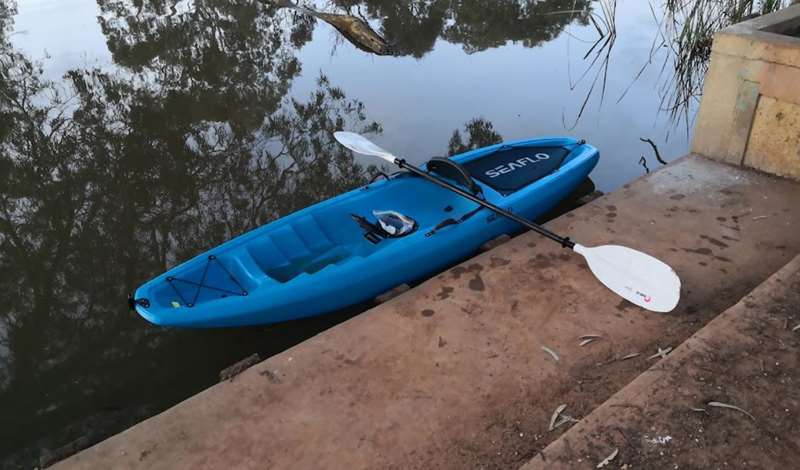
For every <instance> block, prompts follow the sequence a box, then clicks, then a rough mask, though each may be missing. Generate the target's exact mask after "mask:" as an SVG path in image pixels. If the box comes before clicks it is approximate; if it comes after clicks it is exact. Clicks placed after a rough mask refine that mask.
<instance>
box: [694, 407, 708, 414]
mask: <svg viewBox="0 0 800 470" xmlns="http://www.w3.org/2000/svg"><path fill="white" fill-rule="evenodd" d="M689 409H690V410H692V411H696V412H698V413H706V414H707V413H708V411H706V409H705V408H689Z"/></svg>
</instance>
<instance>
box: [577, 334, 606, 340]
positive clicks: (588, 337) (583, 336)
mask: <svg viewBox="0 0 800 470" xmlns="http://www.w3.org/2000/svg"><path fill="white" fill-rule="evenodd" d="M597 338H602V336H600V335H582V336H578V339H580V340H584V339H597Z"/></svg>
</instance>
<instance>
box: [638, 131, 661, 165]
mask: <svg viewBox="0 0 800 470" xmlns="http://www.w3.org/2000/svg"><path fill="white" fill-rule="evenodd" d="M639 140H641V141H642V142H647V143H648V144H650V146H651V147H653V152H655V154H656V160H658V163H660V164H662V165H666V164H667V162H665V161H664V159H663V158H661V153H660V152H659V151H658V147H657V146H656V143H655V142H653V141H652V140H650V139H645V138H644V137H639ZM642 158H644V157H642Z"/></svg>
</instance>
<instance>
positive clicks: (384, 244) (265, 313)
mask: <svg viewBox="0 0 800 470" xmlns="http://www.w3.org/2000/svg"><path fill="white" fill-rule="evenodd" d="M515 146H516V147H515ZM511 148H519V149H534V150H536V149H537V148H562V149H564V151H563V153H564V156H563V161H561V163H560V164H559V166H558V167H557V168H556V169H555V170H554V171H552V172H550V173H549V174H547V175H546V176H543V177H540V178H538V179H537V180H536V181H534V182H532V183H530V184H527V185H524V186H523V187H521V188H518V189H515V190H513V191H511V192H509V191H508V190H506V189H502V190H498V189H497V188H493V187H492V186H491V184H486V183H484V182H482V181H480V178H477V181H476V182H477V184H478V185H479V186H480V187H481V189H482V190H483V193H484V196H485V198H486V200H487V201H489V202H491V203H493V204H495V205H497V206H500V207H502V208H504V209H507V210H510V211H512V212H514V213H516V214H519V215H522V216H524V217H527V218H531V219H535V218H537V217H539V216H541V215H542V214H544V213H545V212H546V211H548V210H549V209H551V208H552V207H553V206H555V205H556V204H557V203H558V202H559V201H561V200H562V199H563V198H564V197H565V196H567V195H568V194H570V193H571V192H572V191H574V190H575V189H576V188H577V187H578V186H579V185H580V183H581V182H582V181H583V180H584V179H585V178H586V177H587V176H588V175H589V173H590V172H591V170H592V169H593V168H594V166H595V165H596V164H597V161H598V158H599V153H598V152H597V150H596V149H595V148H594V147H592V146H589V145H586V144H584V143H582V142H578V141H576V140H574V139H569V138H552V139H536V140H527V141H519V142H511V143H505V144H498V145H495V146H491V147H486V148H482V149H477V150H473V151H471V152H467V153H464V154H461V155H457V156H454V157H453V160H454V161H456V162H459V163H461V164H464V165H465V166H468V165H470V164H473V166H474V164H475V163H476V162H480V163H481V164H484V163H486V162H487V161H486V160H481V159H486V158H495V157H494V156H495V155H499V153H498V152H502V151H506V150H504V149H511ZM526 151H527V150H526ZM536 155H543V154H542V153H536ZM540 158H543V157H540ZM515 161H520V162H521V164H522V165H524V164H529V162H528V160H525V161H523V160H520V159H517V160H515ZM529 161H531V162H535V161H536V160H535V159H533V160H531V159H529ZM483 167H486V168H489V169H488V170H486V171H485V173H486V174H484V175H483V176H484V179H485V180H486V181H489V182H490V183H491V180H490V179H487V178H492V177H493V176H491V175H494V174H498V175H499V174H500V173H508V174H509V175H512V172H513V171H515V166H514V164H513V163H511V164H501V165H497V166H492V164H490V165H488V166H487V165H483ZM483 167H481V171H483V170H484V168H483ZM509 168H510V169H509ZM487 175H489V176H487ZM512 176H513V175H512ZM477 208H478V206H477V204H475V203H473V202H471V201H468V200H466V199H464V198H462V197H460V196H458V195H456V194H454V193H452V192H450V191H447V190H445V189H443V188H440V187H438V186H436V185H433V184H431V183H430V182H427V181H425V180H424V179H422V178H418V177H414V176H411V175H409V174H401V175H399V176H396V177H394V178H391V179H388V180H381V181H378V182H375V183H372V184H370V185H368V186H364V187H360V188H357V189H354V190H352V191H349V192H347V193H344V194H341V195H339V196H337V197H335V198H332V199H329V200H327V201H323V202H321V203H318V204H315V205H313V206H310V207H308V208H306V209H303V210H300V211H298V212H295V213H293V214H291V215H289V216H287V217H284V218H281V219H279V220H276V221H274V222H271V223H269V224H266V225H264V226H262V227H259V228H257V229H255V230H253V231H251V232H248V233H246V234H244V235H241V236H239V237H237V238H234V239H232V240H230V241H228V242H226V243H223V244H222V245H219V246H217V247H215V248H213V249H211V250H209V251H208V252H206V253H203V254H201V255H199V256H197V257H195V258H193V259H191V260H189V261H186V262H184V263H182V264H181V265H179V266H176V267H174V268H172V269H170V270H169V271H167V272H166V273H164V274H162V275H160V276H158V277H156V278H154V279H152V280H150V281H148V282H147V283H145V284H144V285H142V286H141V287H140V288H139V289H137V291H136V292H135V294H134V299H136V302H135V308H136V311H137V312H138V313H139V314H140V315H141V316H142V317H143V318H145V319H146V320H148V321H149V322H151V323H154V324H157V325H165V326H177V327H197V328H202V327H233V326H244V325H256V324H269V323H278V322H284V321H288V320H295V319H299V318H304V317H310V316H315V315H321V314H325V313H328V312H332V311H336V310H341V309H343V308H346V307H349V306H352V305H355V304H359V303H362V302H365V301H367V300H370V299H372V298H374V297H375V296H377V295H379V294H381V293H383V292H386V291H387V290H389V289H391V288H393V287H395V286H397V285H400V284H402V283H406V282H411V281H415V280H418V279H422V278H425V277H428V276H430V275H432V274H435V273H437V272H440V271H441V270H443V269H445V268H446V267H448V266H451V265H452V264H454V263H456V262H458V261H460V260H463V259H465V258H467V257H469V256H470V255H473V254H474V253H475V252H476V251H477V250H478V249H479V247H480V246H481V245H482V244H483V243H485V242H486V241H488V240H491V239H492V238H495V237H497V236H499V235H501V234H504V233H512V232H514V231H518V230H520V229H521V228H522V227H521V226H519V225H518V224H517V223H515V222H513V221H511V220H508V219H506V218H503V217H501V216H498V215H496V214H494V213H493V212H491V211H489V210H488V209H485V208H480V209H479V210H476V209H477ZM373 210H394V211H397V212H400V213H402V214H405V215H407V216H410V217H412V218H414V219H415V220H416V222H417V223H418V228H417V230H416V231H415V232H413V233H411V234H409V235H406V236H403V237H401V238H384V239H383V240H381V241H379V242H378V243H372V242H370V241H369V240H367V239H366V238H365V237H364V233H363V230H362V228H361V227H359V225H358V224H356V223H355V222H354V221H353V220H352V218H351V214H358V215H361V216H371V214H372V211H373ZM473 211H475V212H474V215H472V216H469V217H467V218H466V219H465V220H463V221H462V222H460V223H458V224H452V225H449V226H445V227H443V228H441V229H438V230H434V227H435V226H437V225H438V224H439V223H440V222H442V221H443V220H445V219H447V218H452V219H456V220H458V219H460V218H461V217H462V216H465V215H467V214H469V213H471V212H473Z"/></svg>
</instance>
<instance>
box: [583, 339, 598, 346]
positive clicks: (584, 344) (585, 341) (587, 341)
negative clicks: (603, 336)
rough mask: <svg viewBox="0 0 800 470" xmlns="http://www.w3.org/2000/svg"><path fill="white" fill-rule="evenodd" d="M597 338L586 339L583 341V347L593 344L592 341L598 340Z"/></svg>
mask: <svg viewBox="0 0 800 470" xmlns="http://www.w3.org/2000/svg"><path fill="white" fill-rule="evenodd" d="M596 339H597V338H586V339H585V340H583V341H581V346H586V345H587V344H589V343H591V342H592V341H594V340H596Z"/></svg>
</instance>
